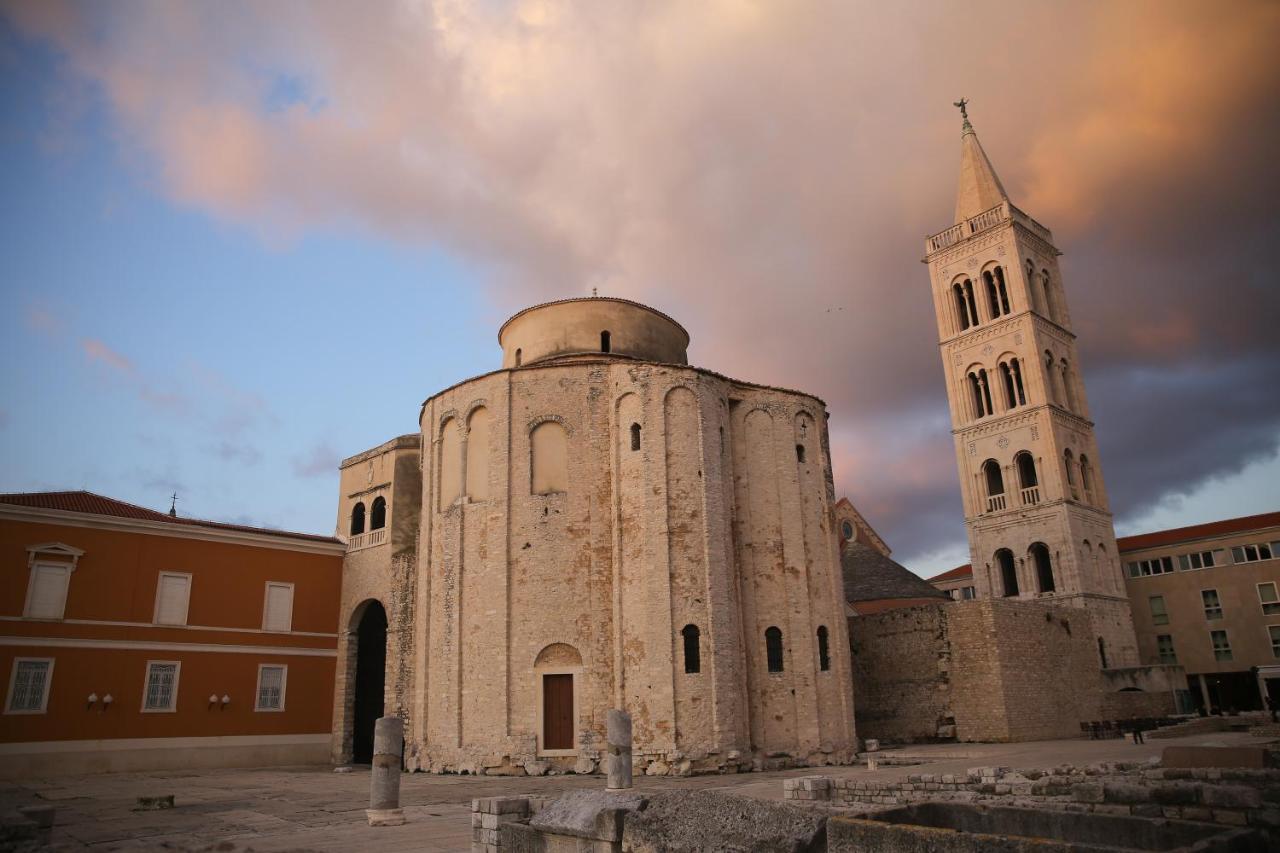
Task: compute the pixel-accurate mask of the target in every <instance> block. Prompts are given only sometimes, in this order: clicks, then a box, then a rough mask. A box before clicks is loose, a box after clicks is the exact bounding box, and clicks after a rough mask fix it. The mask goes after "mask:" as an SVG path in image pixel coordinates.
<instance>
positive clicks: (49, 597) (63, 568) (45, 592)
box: [22, 563, 72, 619]
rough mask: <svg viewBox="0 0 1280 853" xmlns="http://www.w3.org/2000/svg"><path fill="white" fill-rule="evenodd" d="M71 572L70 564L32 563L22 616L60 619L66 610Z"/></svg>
mask: <svg viewBox="0 0 1280 853" xmlns="http://www.w3.org/2000/svg"><path fill="white" fill-rule="evenodd" d="M71 570H72V566H71V564H70V563H32V564H31V578H30V581H29V582H28V583H27V603H26V607H25V608H24V609H23V611H22V615H23V616H26V617H27V618H28V619H61V618H62V614H63V612H64V611H65V610H66V608H67V587H68V586H69V585H70V583H71Z"/></svg>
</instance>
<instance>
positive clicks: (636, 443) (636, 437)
mask: <svg viewBox="0 0 1280 853" xmlns="http://www.w3.org/2000/svg"><path fill="white" fill-rule="evenodd" d="M631 449H632V450H639V449H640V424H632V425H631Z"/></svg>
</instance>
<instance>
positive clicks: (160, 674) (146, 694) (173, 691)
mask: <svg viewBox="0 0 1280 853" xmlns="http://www.w3.org/2000/svg"><path fill="white" fill-rule="evenodd" d="M181 673H182V663H181V662H180V661H176V660H149V661H147V683H146V685H145V686H144V687H143V688H142V713H144V714H162V713H166V712H173V711H176V710H178V676H179V675H180V674H181Z"/></svg>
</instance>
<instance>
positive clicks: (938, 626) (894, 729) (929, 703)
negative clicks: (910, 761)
mask: <svg viewBox="0 0 1280 853" xmlns="http://www.w3.org/2000/svg"><path fill="white" fill-rule="evenodd" d="M946 621H947V620H946V614H945V613H944V608H943V605H942V604H937V605H926V606H922V607H906V608H902V609H900V610H887V611H885V612H883V613H878V614H875V615H873V616H852V617H850V618H849V642H850V647H851V649H852V651H853V682H854V684H855V685H856V688H857V689H856V695H857V697H858V699H857V702H856V703H855V704H854V713H855V716H856V720H857V727H858V731H859V732H860V733H861V734H862V735H863V736H864V737H874V738H879V739H881V740H887V741H893V742H898V743H911V742H913V741H919V740H927V739H930V738H935V737H937V736H938V733H939V730H940V729H941V730H942V731H943V733H944V734H951V733H953V732H954V729H948V728H947V726H949V725H953V724H954V719H953V717H952V711H951V681H950V658H951V652H950V646H949V643H948V642H947V639H946V632H947V628H946Z"/></svg>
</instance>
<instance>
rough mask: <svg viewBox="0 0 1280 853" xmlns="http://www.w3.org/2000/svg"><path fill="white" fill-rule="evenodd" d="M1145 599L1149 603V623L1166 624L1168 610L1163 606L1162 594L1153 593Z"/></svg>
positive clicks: (1167, 621)
mask: <svg viewBox="0 0 1280 853" xmlns="http://www.w3.org/2000/svg"><path fill="white" fill-rule="evenodd" d="M1147 600H1148V602H1149V603H1150V605H1151V624H1152V625H1168V624H1169V612H1168V611H1167V610H1165V607H1164V596H1163V595H1153V596H1151V597H1150V598H1149V599H1147Z"/></svg>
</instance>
